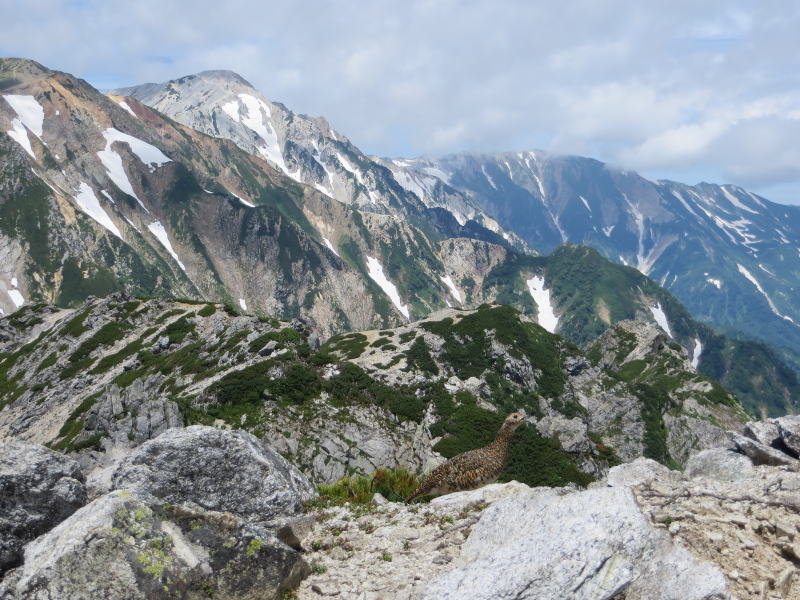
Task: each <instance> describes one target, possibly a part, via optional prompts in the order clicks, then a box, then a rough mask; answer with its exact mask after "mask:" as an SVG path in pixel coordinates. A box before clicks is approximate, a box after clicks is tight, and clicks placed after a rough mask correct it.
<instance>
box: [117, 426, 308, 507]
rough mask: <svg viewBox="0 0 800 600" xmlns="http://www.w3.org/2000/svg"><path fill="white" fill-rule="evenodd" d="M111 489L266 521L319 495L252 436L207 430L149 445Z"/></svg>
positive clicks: (172, 432) (182, 432) (174, 434)
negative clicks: (143, 493)
mask: <svg viewBox="0 0 800 600" xmlns="http://www.w3.org/2000/svg"><path fill="white" fill-rule="evenodd" d="M111 484H112V488H113V489H131V490H138V491H142V492H147V493H149V494H152V495H153V496H155V497H156V498H159V499H162V500H164V501H165V502H171V503H179V502H185V501H190V502H195V503H196V504H198V505H200V506H202V507H204V508H207V509H209V510H216V511H225V512H230V513H232V514H234V515H236V516H238V517H241V518H244V519H248V520H251V521H261V522H263V521H272V520H275V519H281V518H284V517H289V516H292V515H295V514H298V513H299V512H301V511H302V504H303V501H304V500H308V499H310V498H313V497H314V496H315V495H316V491H315V489H314V486H313V485H312V483H311V482H310V481H309V480H308V478H307V477H306V476H305V475H303V473H301V472H300V471H299V470H298V469H297V468H296V467H294V466H293V465H291V464H290V463H289V462H288V461H286V459H284V458H283V457H282V456H281V455H280V454H278V453H277V452H275V451H274V450H273V449H272V448H269V447H268V446H265V445H264V444H263V443H262V442H261V441H259V440H258V439H257V438H256V437H254V436H253V435H251V434H250V433H248V432H246V431H243V430H237V431H227V430H222V429H216V428H214V427H205V426H202V425H193V426H191V427H186V428H176V429H169V430H167V431H166V432H164V433H163V434H161V435H160V436H158V437H157V438H154V439H152V440H149V441H147V442H145V443H144V444H142V445H141V446H139V447H138V448H136V449H135V450H134V451H133V452H132V453H131V454H130V455H129V456H128V457H127V458H126V459H125V460H123V461H122V463H121V464H120V465H119V467H118V468H117V470H116V471H115V473H114V474H113V476H112V478H111Z"/></svg>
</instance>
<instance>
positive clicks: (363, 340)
mask: <svg viewBox="0 0 800 600" xmlns="http://www.w3.org/2000/svg"><path fill="white" fill-rule="evenodd" d="M366 349H367V336H366V335H364V334H363V333H345V334H342V335H337V336H334V337H332V338H331V339H329V340H328V341H327V342H325V345H324V346H322V348H321V349H320V351H322V352H325V353H328V354H330V353H333V352H335V353H336V354H338V355H340V356H342V358H344V359H347V360H353V359H356V358H358V357H359V356H361V355H362V354H364V350H366Z"/></svg>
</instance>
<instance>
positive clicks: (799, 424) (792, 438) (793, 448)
mask: <svg viewBox="0 0 800 600" xmlns="http://www.w3.org/2000/svg"><path fill="white" fill-rule="evenodd" d="M773 423H775V426H776V427H777V428H778V434H779V435H780V436H781V441H782V442H783V443H784V445H785V447H786V448H787V449H788V452H790V453H793V454H794V457H795V458H797V457H798V456H800V415H790V416H787V417H780V418H778V419H775V420H774V421H773Z"/></svg>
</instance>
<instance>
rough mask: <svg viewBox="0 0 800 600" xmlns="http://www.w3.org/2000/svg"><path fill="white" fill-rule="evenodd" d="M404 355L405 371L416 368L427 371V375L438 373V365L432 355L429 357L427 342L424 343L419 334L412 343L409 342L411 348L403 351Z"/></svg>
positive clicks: (423, 371)
mask: <svg viewBox="0 0 800 600" xmlns="http://www.w3.org/2000/svg"><path fill="white" fill-rule="evenodd" d="M405 356H406V367H405V369H404V370H405V371H413V370H417V371H420V372H422V373H427V374H428V375H438V374H439V367H438V366H437V365H436V362H435V361H434V360H433V357H431V353H430V351H429V350H428V344H426V343H425V338H424V337H422V336H419V337H418V338H417V339H415V340H414V343H413V344H411V348H409V349H408V351H407V352H406V353H405Z"/></svg>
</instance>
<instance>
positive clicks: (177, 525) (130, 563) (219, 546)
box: [0, 491, 308, 600]
mask: <svg viewBox="0 0 800 600" xmlns="http://www.w3.org/2000/svg"><path fill="white" fill-rule="evenodd" d="M307 573H308V566H307V564H306V563H305V561H303V559H302V558H301V557H300V555H299V554H298V553H297V552H296V551H295V550H293V549H291V548H289V547H288V546H286V545H285V544H284V543H283V542H281V541H279V540H278V539H277V538H276V537H275V536H274V534H272V533H271V532H270V531H268V530H266V529H263V528H259V527H257V526H254V525H252V524H249V523H247V522H246V521H244V520H242V519H239V518H238V517H235V516H234V515H232V514H230V513H225V512H215V511H209V510H206V509H203V508H200V507H199V506H197V505H194V504H191V503H180V504H167V503H165V502H163V501H160V500H157V499H155V498H153V497H152V496H149V495H148V494H142V493H140V492H133V493H132V492H129V491H116V492H111V493H109V494H107V495H105V496H102V497H100V498H98V499H96V500H94V501H93V502H91V503H90V504H88V505H86V506H85V507H83V508H82V509H80V510H79V511H77V512H76V513H74V514H73V515H72V516H71V517H70V518H69V519H67V520H66V521H64V522H62V523H61V524H60V525H59V526H57V527H56V528H55V529H53V530H52V531H50V532H49V533H47V534H45V535H43V536H41V537H39V538H37V539H36V540H35V541H33V542H31V543H30V544H28V546H27V547H26V548H25V563H24V565H23V566H22V567H20V568H18V569H16V570H14V571H12V572H11V573H10V574H9V575H8V577H6V579H5V580H4V581H3V582H2V583H0V598H2V599H3V600H12V599H14V600H23V599H39V598H70V599H71V600H94V599H97V598H108V599H110V600H121V599H123V598H124V599H125V600H139V599H141V600H145V599H155V598H174V597H185V598H200V597H220V598H230V599H231V600H239V599H242V600H244V599H253V598H265V599H270V600H271V599H276V600H277V599H278V598H280V596H281V594H282V592H283V591H284V590H285V589H288V588H289V587H292V586H295V585H297V584H298V583H299V581H300V580H301V579H302V577H303V576H304V575H306V574H307Z"/></svg>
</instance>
